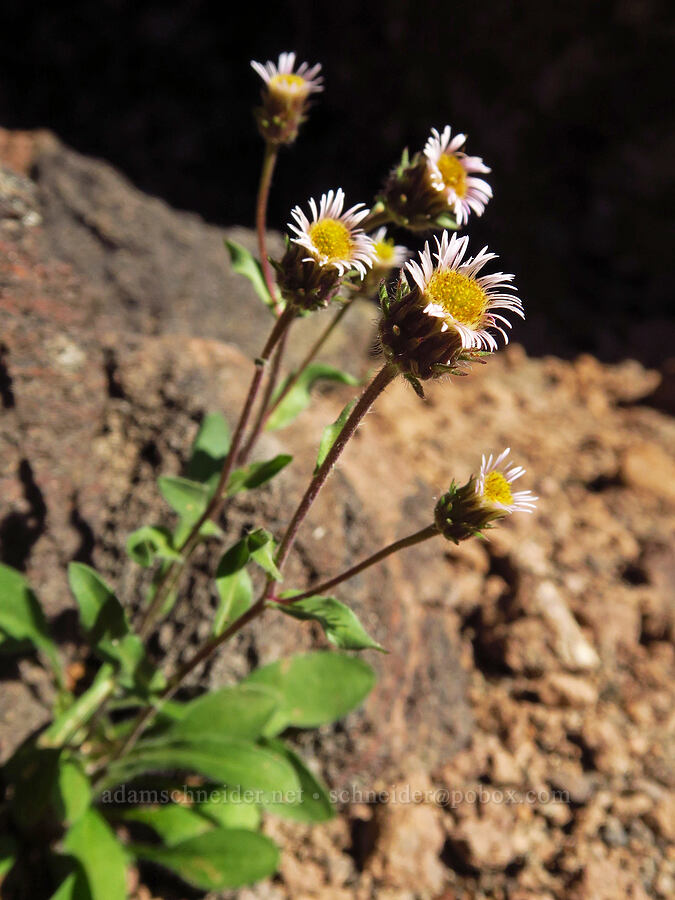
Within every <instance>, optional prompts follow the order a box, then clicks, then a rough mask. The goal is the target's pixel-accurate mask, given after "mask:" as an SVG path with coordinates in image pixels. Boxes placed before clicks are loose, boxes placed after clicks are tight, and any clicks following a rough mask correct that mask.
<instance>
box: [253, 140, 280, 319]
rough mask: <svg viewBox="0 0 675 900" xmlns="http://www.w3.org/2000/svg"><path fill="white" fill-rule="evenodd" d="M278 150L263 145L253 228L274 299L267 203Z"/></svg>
mask: <svg viewBox="0 0 675 900" xmlns="http://www.w3.org/2000/svg"><path fill="white" fill-rule="evenodd" d="M277 154H278V150H277V147H276V146H275V145H274V144H266V145H265V155H264V157H263V164H262V170H261V172H260V183H259V185H258V199H257V201H256V207H255V228H256V233H257V235H258V252H259V254H260V266H261V268H262V272H263V277H264V278H265V284H266V285H267V290H268V291H269V292H270V297H271V298H272V299H273V300H275V299H276V296H277V294H276V283H275V280H274V276H273V274H272V267H271V266H270V261H269V258H268V256H267V201H268V199H269V195H270V185H271V184H272V175H273V173H274V167H275V165H276V162H277ZM275 308H276V312H277V315H280V313H281V309H280V308H279V306H278V304H277V306H276V307H275Z"/></svg>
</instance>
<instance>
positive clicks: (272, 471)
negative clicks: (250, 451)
mask: <svg viewBox="0 0 675 900" xmlns="http://www.w3.org/2000/svg"><path fill="white" fill-rule="evenodd" d="M292 460H293V457H292V456H289V455H288V454H287V453H280V454H279V455H278V456H275V457H274V458H273V459H268V460H266V461H265V462H256V463H250V465H248V466H244V468H243V469H235V470H234V472H233V473H232V474H231V475H230V480H229V481H228V483H227V496H228V497H234V495H235V494H239V493H241V492H242V491H252V490H254V489H255V488H258V487H260V486H261V485H263V484H265V482H267V481H270V479H272V478H274V476H275V475H278V474H279V472H281V470H282V469H285V468H286V466H287V465H288V464H289V463H290V462H292Z"/></svg>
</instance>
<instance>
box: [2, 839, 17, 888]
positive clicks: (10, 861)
mask: <svg viewBox="0 0 675 900" xmlns="http://www.w3.org/2000/svg"><path fill="white" fill-rule="evenodd" d="M17 849H18V848H17V845H16V841H15V840H14V838H13V837H11V836H10V835H9V834H3V835H0V886H1V885H2V880H3V878H4V877H5V875H6V874H7V873H8V872H9V870H10V869H11V868H12V866H13V865H14V860H15V858H16V852H17Z"/></svg>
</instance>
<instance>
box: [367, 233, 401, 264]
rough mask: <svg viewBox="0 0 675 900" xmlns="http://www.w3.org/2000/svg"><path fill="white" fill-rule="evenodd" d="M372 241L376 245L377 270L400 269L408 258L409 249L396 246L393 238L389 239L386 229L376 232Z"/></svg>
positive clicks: (399, 245)
mask: <svg viewBox="0 0 675 900" xmlns="http://www.w3.org/2000/svg"><path fill="white" fill-rule="evenodd" d="M372 239H373V243H374V244H375V263H374V265H375V268H377V269H400V268H401V266H402V265H403V263H404V262H405V261H406V259H407V258H408V253H409V252H410V251H409V250H408V248H407V247H404V246H402V245H401V244H395V243H394V239H393V238H388V237H387V229H386V228H380V229H379V230H378V231H376V232H375V234H373V235H372Z"/></svg>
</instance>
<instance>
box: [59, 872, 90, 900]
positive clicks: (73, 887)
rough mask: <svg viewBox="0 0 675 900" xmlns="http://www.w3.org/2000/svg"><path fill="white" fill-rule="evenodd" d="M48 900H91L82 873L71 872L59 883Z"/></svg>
mask: <svg viewBox="0 0 675 900" xmlns="http://www.w3.org/2000/svg"><path fill="white" fill-rule="evenodd" d="M49 900H91V893H90V892H89V887H88V886H87V881H86V878H85V876H84V872H82V871H81V870H80V871H76V872H71V873H70V875H68V876H66V878H65V879H64V880H63V881H62V882H61V884H60V885H59V886H58V888H57V889H56V891H55V893H53V894H52V896H51V897H50V898H49Z"/></svg>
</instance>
